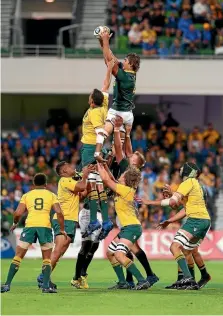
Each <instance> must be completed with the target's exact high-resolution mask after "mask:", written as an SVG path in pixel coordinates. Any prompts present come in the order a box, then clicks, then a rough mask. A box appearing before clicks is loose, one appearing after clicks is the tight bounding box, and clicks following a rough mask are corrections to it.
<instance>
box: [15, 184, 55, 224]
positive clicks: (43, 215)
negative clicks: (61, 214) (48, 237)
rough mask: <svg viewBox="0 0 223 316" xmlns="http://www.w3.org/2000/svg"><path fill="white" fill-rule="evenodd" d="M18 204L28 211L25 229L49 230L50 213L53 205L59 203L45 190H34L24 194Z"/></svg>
mask: <svg viewBox="0 0 223 316" xmlns="http://www.w3.org/2000/svg"><path fill="white" fill-rule="evenodd" d="M20 203H22V204H25V206H26V209H27V211H28V216H27V219H26V223H25V226H26V227H48V228H51V223H50V212H51V209H52V207H53V205H54V204H56V203H59V201H58V199H57V196H56V195H55V194H54V193H52V192H50V191H48V190H46V189H34V190H32V191H30V192H28V193H26V194H24V195H23V196H22V198H21V200H20Z"/></svg>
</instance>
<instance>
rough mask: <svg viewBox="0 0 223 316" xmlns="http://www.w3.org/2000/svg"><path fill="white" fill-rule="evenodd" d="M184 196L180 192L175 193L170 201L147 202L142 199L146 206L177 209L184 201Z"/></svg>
mask: <svg viewBox="0 0 223 316" xmlns="http://www.w3.org/2000/svg"><path fill="white" fill-rule="evenodd" d="M183 197H184V196H183V195H182V194H181V193H179V192H175V193H174V194H173V195H172V196H171V197H170V198H168V199H162V200H155V201H152V200H146V199H142V201H143V203H144V204H146V205H151V206H170V207H173V208H174V207H176V206H178V205H179V203H180V202H181V201H182V199H183Z"/></svg>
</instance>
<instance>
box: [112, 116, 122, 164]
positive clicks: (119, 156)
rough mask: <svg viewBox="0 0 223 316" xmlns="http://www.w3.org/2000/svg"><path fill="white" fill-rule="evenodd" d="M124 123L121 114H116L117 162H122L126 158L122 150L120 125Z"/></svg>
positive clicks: (115, 144)
mask: <svg viewBox="0 0 223 316" xmlns="http://www.w3.org/2000/svg"><path fill="white" fill-rule="evenodd" d="M122 124H123V119H122V118H121V117H120V116H116V118H115V121H114V146H115V157H116V161H117V163H120V162H121V161H122V159H123V158H124V153H123V150H122V142H121V136H120V127H121V126H122Z"/></svg>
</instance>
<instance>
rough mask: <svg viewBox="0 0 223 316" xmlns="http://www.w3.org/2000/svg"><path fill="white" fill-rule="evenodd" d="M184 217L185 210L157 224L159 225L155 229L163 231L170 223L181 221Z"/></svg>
mask: <svg viewBox="0 0 223 316" xmlns="http://www.w3.org/2000/svg"><path fill="white" fill-rule="evenodd" d="M185 216H186V211H185V209H182V210H180V211H179V212H178V213H177V214H176V215H174V216H172V217H171V218H169V219H168V220H166V221H164V222H161V223H159V225H158V226H157V229H159V230H160V229H164V228H166V227H167V226H168V225H169V224H171V223H175V222H178V221H180V220H181V219H183V218H184V217H185Z"/></svg>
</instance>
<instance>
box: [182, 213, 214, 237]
mask: <svg viewBox="0 0 223 316" xmlns="http://www.w3.org/2000/svg"><path fill="white" fill-rule="evenodd" d="M210 226H211V221H210V219H201V218H191V217H189V218H188V219H187V220H186V223H185V224H183V225H182V226H181V229H184V230H186V231H187V232H188V233H190V234H191V235H193V236H194V237H197V238H199V239H204V237H205V236H206V234H207V232H208V230H209V229H210Z"/></svg>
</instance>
